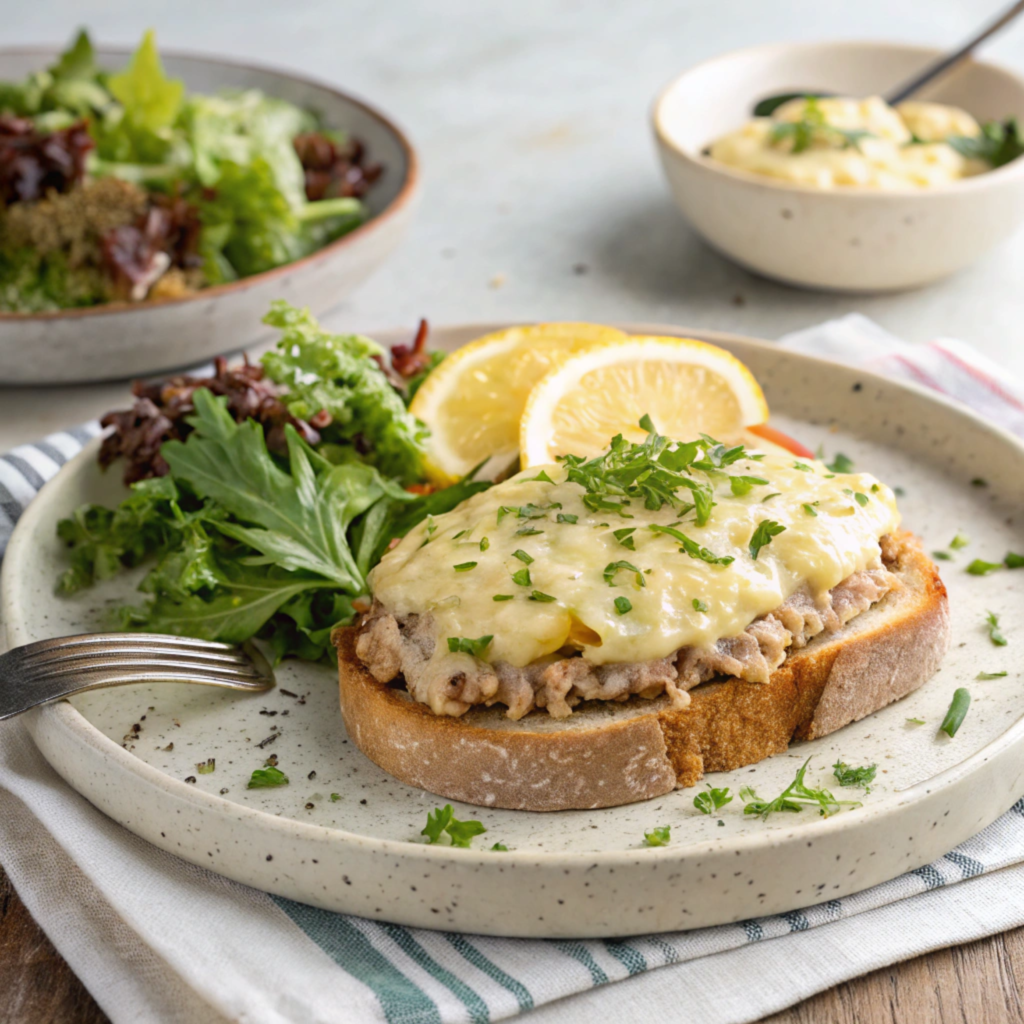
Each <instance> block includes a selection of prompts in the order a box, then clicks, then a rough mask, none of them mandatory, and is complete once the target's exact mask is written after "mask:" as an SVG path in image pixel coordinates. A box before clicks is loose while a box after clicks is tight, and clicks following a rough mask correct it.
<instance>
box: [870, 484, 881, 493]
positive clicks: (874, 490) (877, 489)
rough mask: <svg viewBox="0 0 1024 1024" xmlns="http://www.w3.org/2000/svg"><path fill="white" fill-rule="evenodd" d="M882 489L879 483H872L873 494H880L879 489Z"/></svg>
mask: <svg viewBox="0 0 1024 1024" xmlns="http://www.w3.org/2000/svg"><path fill="white" fill-rule="evenodd" d="M881 489H882V488H881V487H879V486H878V484H872V485H871V493H872V494H878V492H879V491H880V490H881Z"/></svg>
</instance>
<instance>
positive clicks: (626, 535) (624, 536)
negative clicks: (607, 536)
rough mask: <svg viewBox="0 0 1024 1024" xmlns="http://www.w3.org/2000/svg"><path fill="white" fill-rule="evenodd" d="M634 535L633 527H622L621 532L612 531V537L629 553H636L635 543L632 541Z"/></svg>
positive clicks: (634, 528) (634, 529)
mask: <svg viewBox="0 0 1024 1024" xmlns="http://www.w3.org/2000/svg"><path fill="white" fill-rule="evenodd" d="M634 533H636V527H635V526H624V527H623V528H622V529H621V530H614V531H612V536H613V537H614V538H615V539H616V540H617V541H618V542H619V543H620V544H621V545H622V546H623V547H624V548H627V549H628V550H629V551H636V542H635V541H634V540H633V534H634Z"/></svg>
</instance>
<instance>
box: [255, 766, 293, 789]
mask: <svg viewBox="0 0 1024 1024" xmlns="http://www.w3.org/2000/svg"><path fill="white" fill-rule="evenodd" d="M287 785H288V776H287V775H285V773H284V772H283V771H281V769H280V768H275V767H273V765H271V766H270V767H268V768H257V769H256V770H255V771H254V772H253V773H252V778H251V779H249V784H248V785H247V786H246V787H245V788H246V789H273V788H274V787H275V786H287Z"/></svg>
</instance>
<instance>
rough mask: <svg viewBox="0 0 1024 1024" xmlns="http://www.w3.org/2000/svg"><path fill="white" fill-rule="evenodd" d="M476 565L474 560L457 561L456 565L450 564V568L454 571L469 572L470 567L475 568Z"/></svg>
mask: <svg viewBox="0 0 1024 1024" xmlns="http://www.w3.org/2000/svg"><path fill="white" fill-rule="evenodd" d="M476 566H477V563H476V562H459V564H458V565H455V566H452V568H453V569H454V570H455V571H456V572H469V570H470V569H475V568H476Z"/></svg>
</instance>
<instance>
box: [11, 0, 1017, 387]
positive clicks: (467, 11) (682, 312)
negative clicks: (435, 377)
mask: <svg viewBox="0 0 1024 1024" xmlns="http://www.w3.org/2000/svg"><path fill="white" fill-rule="evenodd" d="M1003 2H1004V3H1005V2H1006V0H1003ZM1001 6H1003V4H1002V3H999V2H998V0H857V2H851V0H717V2H711V0H675V2H665V0H630V2H604V3H600V2H585V0H554V2H547V3H545V2H542V0H517V2H507V3H498V2H494V0H421V2H417V0H336V2H333V3H325V2H315V0H290V2H276V3H270V2H257V0H174V2H173V3H171V2H152V3H145V2H139V0H105V2H100V0H94V2H91V3H82V2H78V0H48V2H37V3H31V2H30V3H22V2H15V0H2V3H0V8H2V9H3V19H2V20H3V23H4V27H3V31H2V34H0V45H12V44H19V43H39V42H63V41H64V40H66V39H67V38H69V37H70V35H71V33H72V31H73V29H74V28H75V27H76V26H77V25H80V24H85V25H88V26H89V27H90V29H91V30H92V31H93V35H94V38H96V39H99V40H101V41H103V42H105V43H116V44H134V43H135V42H136V41H137V39H138V37H139V36H140V34H141V32H142V31H143V29H145V28H147V27H150V26H151V27H154V28H156V29H157V32H158V37H159V40H160V43H161V45H162V46H164V47H167V48H172V47H173V48H178V49H187V50H194V51H199V52H205V53H221V54H225V55H231V56H234V57H237V58H250V59H253V60H256V61H260V62H264V63H270V64H275V65H280V66H282V67H285V68H294V69H299V70H301V71H302V72H304V73H306V74H309V75H313V76H317V77H322V78H324V79H328V80H330V81H332V82H334V83H336V84H338V85H340V86H343V87H345V88H347V89H350V90H352V91H353V92H356V93H357V94H362V95H363V96H365V97H366V98H368V99H370V100H372V101H373V102H375V103H377V104H378V105H380V106H382V107H383V108H384V109H385V110H386V111H389V112H390V113H392V114H393V115H394V116H395V117H396V118H397V119H398V120H399V121H400V122H401V123H402V124H403V125H404V126H405V127H406V128H407V129H409V130H410V132H411V134H412V137H413V139H414V141H415V142H416V144H417V145H418V146H419V148H420V152H421V156H422V158H423V164H424V171H425V181H424V194H423V201H422V205H421V209H420V213H419V218H418V222H417V225H416V227H415V229H414V231H413V233H412V235H411V237H410V238H409V240H408V243H407V245H406V246H405V247H404V249H403V250H402V251H401V252H400V253H399V254H398V256H397V258H395V259H394V260H393V262H392V263H390V264H389V265H388V266H387V267H386V268H385V270H384V271H383V272H382V273H380V274H379V275H378V276H377V277H376V278H375V279H373V280H372V281H371V282H369V283H368V284H367V285H365V286H364V287H363V288H362V289H361V290H360V291H359V292H358V293H357V294H356V295H355V296H353V297H352V298H351V299H350V300H349V301H348V302H347V303H346V304H345V305H344V306H343V307H341V308H340V309H339V310H337V311H336V312H335V314H334V315H333V316H332V317H331V318H330V322H331V323H332V324H333V325H334V326H337V327H339V328H340V327H342V326H345V327H348V328H351V329H360V330H372V329H373V328H374V327H383V326H387V325H396V324H403V323H408V324H410V325H411V324H413V322H414V320H415V319H416V318H417V317H419V316H421V315H422V316H427V317H428V318H430V319H431V320H433V321H434V322H436V323H441V322H455V321H467V320H479V319H497V318H511V319H526V318H549V319H550V318H574V319H577V318H578V319H590V320H615V319H618V320H625V319H644V320H662V321H671V322H674V323H679V324H689V325H694V326H707V327H715V328H719V329H723V330H734V331H740V332H743V333H749V334H755V335H760V336H764V337H776V336H778V335H779V334H781V333H783V332H784V331H787V330H790V329H792V328H796V327H801V326H805V325H807V324H809V323H812V322H815V321H817V320H821V319H824V318H826V317H829V316H833V315H837V314H840V313H844V312H848V311H850V310H853V309H859V310H861V311H863V312H865V313H867V314H868V315H870V316H872V317H874V318H875V319H877V320H878V321H879V322H880V323H882V324H883V325H884V326H886V327H887V328H889V329H890V330H892V331H895V332H897V333H899V334H901V335H903V336H905V337H907V338H910V339H912V340H922V339H925V338H927V337H929V336H930V335H934V334H939V333H944V334H947V335H958V336H960V337H962V338H964V339H966V340H969V341H972V342H974V343H976V344H978V345H979V346H981V347H982V348H984V349H986V350H987V351H988V352H989V353H990V354H991V355H993V356H996V357H997V358H1000V359H1002V360H1003V361H1004V362H1005V365H1006V366H1007V367H1008V368H1010V369H1012V370H1013V371H1015V372H1017V373H1020V374H1021V375H1022V376H1024V345H1022V344H1021V343H1022V341H1024V331H1022V324H1024V289H1022V287H1021V282H1022V280H1024V235H1020V234H1019V235H1018V236H1017V237H1016V239H1015V240H1014V241H1012V242H1011V243H1010V244H1009V245H1007V246H1005V247H1004V248H1003V249H1002V250H1000V251H999V252H997V253H996V254H994V255H993V256H992V257H990V258H989V259H988V260H986V261H985V262H983V263H981V264H980V265H978V266H976V267H975V268H974V269H972V270H969V271H967V272H966V273H964V274H962V275H960V276H959V277H957V278H955V279H953V280H950V281H948V282H945V283H943V284H940V285H937V286H934V287H931V288H928V289H926V290H923V291H918V292H915V293H910V294H904V295H897V296H888V297H879V298H851V297H836V296H828V295H823V294H814V293H809V292H801V291H797V290H794V289H790V288H786V287H783V286H779V285H775V284H772V283H769V282H766V281H762V280H759V279H757V278H755V277H753V276H751V275H750V274H748V273H746V272H745V271H742V270H740V269H738V268H736V267H734V266H732V265H731V264H729V263H727V262H726V261H725V260H724V259H722V258H721V257H719V256H717V255H716V254H714V253H713V252H711V251H710V250H709V249H707V248H706V247H705V246H704V245H703V244H702V243H701V242H700V241H699V240H698V239H697V238H696V237H695V236H694V235H693V233H692V232H691V231H690V230H689V229H688V228H687V226H686V225H685V223H684V222H683V221H682V219H681V217H680V216H679V215H678V214H677V212H676V210H675V208H674V207H673V205H672V204H671V201H670V199H669V195H668V191H667V188H666V186H665V185H664V183H663V181H662V178H661V172H660V169H659V168H658V166H657V163H656V158H655V154H654V148H653V145H652V141H651V138H650V133H649V129H648V124H647V119H648V110H649V106H650V103H651V99H652V97H653V96H654V94H655V92H656V91H657V90H658V89H659V88H660V87H661V86H662V85H664V84H665V83H666V81H667V80H668V79H670V78H671V77H673V75H674V74H675V73H676V72H678V71H679V70H681V69H682V68H684V67H686V66H687V65H689V64H691V63H693V62H695V61H698V60H700V59H702V58H705V57H708V56H711V55H714V54H716V53H719V52H721V51H723V50H726V49H730V48H733V47H738V46H744V45H748V44H753V43H761V42H767V41H773V40H782V39H798V38H799V39H813V38H830V37H843V38H894V39H902V40H912V41H914V42H919V43H931V44H935V45H940V46H942V45H948V44H951V43H953V42H954V41H956V40H958V39H959V38H960V37H961V36H963V35H965V34H967V33H968V32H969V31H970V30H971V29H972V28H973V27H974V26H975V25H976V24H978V23H979V22H982V21H984V20H986V19H987V18H988V17H989V16H990V15H991V14H992V13H994V12H995V11H996V10H998V9H999V8H1000V7H1001ZM986 53H987V55H988V56H990V57H992V58H993V59H996V60H1000V61H1002V62H1005V63H1007V64H1009V65H1011V66H1016V67H1017V68H1018V69H1020V70H1024V21H1022V23H1021V24H1019V25H1018V26H1015V27H1013V28H1011V29H1009V30H1008V31H1007V32H1006V33H1005V34H1004V35H1003V36H1002V37H1000V38H999V39H998V40H997V41H996V42H995V43H994V44H992V45H991V46H990V47H989V48H988V49H987V51H986ZM580 263H582V264H586V265H587V267H588V272H587V273H586V274H583V275H580V274H576V273H574V271H573V267H574V265H575V264H580ZM499 274H500V275H504V284H503V286H502V287H500V288H495V287H492V286H491V285H490V283H489V282H491V280H492V278H494V276H495V275H499ZM737 296H741V297H742V305H740V304H738V302H739V301H740V300H738V299H736V297H737Z"/></svg>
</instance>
